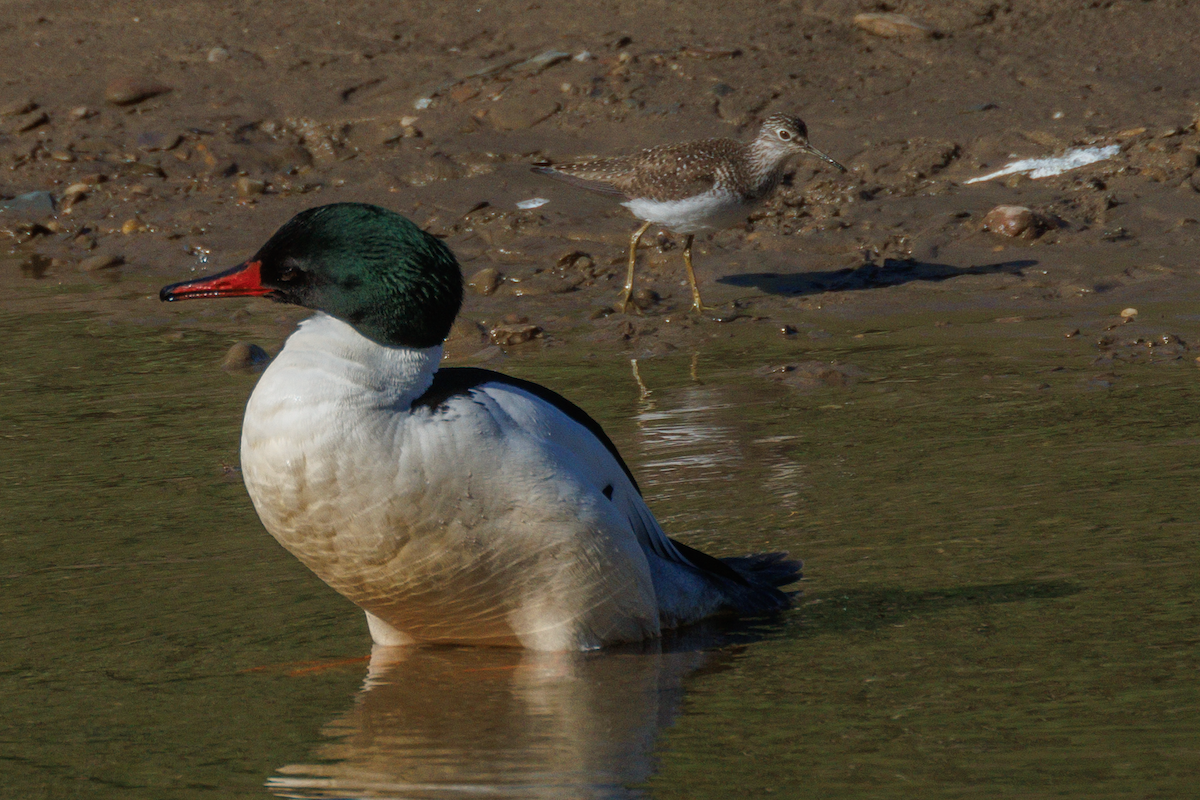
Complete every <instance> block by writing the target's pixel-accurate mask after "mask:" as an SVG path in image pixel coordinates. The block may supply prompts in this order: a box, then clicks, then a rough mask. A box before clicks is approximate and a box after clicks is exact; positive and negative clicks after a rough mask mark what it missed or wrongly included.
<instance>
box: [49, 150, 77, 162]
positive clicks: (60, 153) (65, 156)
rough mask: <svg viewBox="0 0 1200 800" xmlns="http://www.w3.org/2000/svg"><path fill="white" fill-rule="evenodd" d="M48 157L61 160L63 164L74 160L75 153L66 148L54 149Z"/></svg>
mask: <svg viewBox="0 0 1200 800" xmlns="http://www.w3.org/2000/svg"><path fill="white" fill-rule="evenodd" d="M50 157H51V158H52V159H54V160H55V161H61V162H63V163H64V164H70V163H72V162H73V161H75V154H74V153H70V152H68V151H66V150H55V151H54V152H53V153H51V154H50Z"/></svg>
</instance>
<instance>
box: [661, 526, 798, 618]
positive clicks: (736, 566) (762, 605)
mask: <svg viewBox="0 0 1200 800" xmlns="http://www.w3.org/2000/svg"><path fill="white" fill-rule="evenodd" d="M671 542H672V544H674V545H675V547H676V549H678V550H679V552H680V553H682V554H683V556H684V557H685V558H686V559H687V560H688V561H690V562H692V564H693V565H694V566H695V567H696V568H697V569H699V570H700V571H701V572H703V573H704V574H705V576H706V577H707V578H708V579H709V580H710V581H711V582H712V583H713V585H715V586H716V587H718V588H719V589H720V591H721V594H722V595H723V596H724V599H725V603H724V605H725V607H726V608H728V609H729V610H730V611H734V612H736V613H738V614H749V615H753V614H770V613H773V612H776V611H783V610H785V609H788V608H791V606H792V598H793V597H795V596H796V595H797V594H799V590H797V591H792V592H785V591H783V590H782V589H780V588H779V587H781V586H787V585H788V584H792V583H795V582H797V581H799V580H800V579H801V578H802V577H804V576H803V573H802V569H803V567H804V562H803V561H800V560H798V559H794V558H791V557H789V555H788V554H787V553H753V554H751V555H745V556H731V557H727V558H714V557H712V556H710V555H708V554H707V553H703V552H701V551H699V550H696V549H695V548H692V547H688V546H687V545H686V544H683V543H682V542H679V541H676V540H675V539H672V540H671Z"/></svg>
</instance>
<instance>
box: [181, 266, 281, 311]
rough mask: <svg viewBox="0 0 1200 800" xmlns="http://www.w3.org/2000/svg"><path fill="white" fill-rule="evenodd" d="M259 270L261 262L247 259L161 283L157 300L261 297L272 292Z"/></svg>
mask: <svg viewBox="0 0 1200 800" xmlns="http://www.w3.org/2000/svg"><path fill="white" fill-rule="evenodd" d="M261 270H262V262H261V261H247V262H245V263H244V264H238V265H237V266H236V267H234V268H233V269H229V270H226V271H224V272H220V273H217V274H216V275H209V276H207V277H204V278H197V279H196V280H192V281H181V282H180V283H172V284H171V285H170V286H164V287H163V288H162V289H161V290H160V291H159V293H158V299H159V300H162V301H163V302H167V303H169V302H171V301H173V300H191V299H193V298H197V297H261V296H262V295H265V294H270V293H271V291H273V290H272V289H270V288H268V287H266V286H263V285H262V271H261Z"/></svg>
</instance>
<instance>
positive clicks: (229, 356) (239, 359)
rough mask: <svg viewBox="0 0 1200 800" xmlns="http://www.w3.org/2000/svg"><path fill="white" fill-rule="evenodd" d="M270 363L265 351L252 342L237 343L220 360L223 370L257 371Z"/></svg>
mask: <svg viewBox="0 0 1200 800" xmlns="http://www.w3.org/2000/svg"><path fill="white" fill-rule="evenodd" d="M270 361H271V357H270V356H269V355H267V351H266V350H263V349H262V348H261V347H259V346H258V345H256V344H254V343H253V342H238V343H237V344H235V345H234V346H233V347H230V348H229V351H228V352H227V353H225V357H224V358H223V359H221V369H223V370H229V371H234V370H259V369H262V368H263V367H265V366H266V365H267V364H268V363H269V362H270Z"/></svg>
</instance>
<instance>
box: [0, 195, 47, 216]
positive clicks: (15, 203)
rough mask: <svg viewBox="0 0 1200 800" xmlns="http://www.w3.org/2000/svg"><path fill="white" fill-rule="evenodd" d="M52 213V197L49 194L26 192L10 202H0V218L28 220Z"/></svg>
mask: <svg viewBox="0 0 1200 800" xmlns="http://www.w3.org/2000/svg"><path fill="white" fill-rule="evenodd" d="M53 213H54V197H53V196H51V194H50V193H49V192H26V193H25V194H19V195H17V196H16V197H14V198H13V199H11V200H3V201H0V216H6V217H18V218H21V217H23V218H26V219H30V218H37V217H47V216H50V215H51V214H53Z"/></svg>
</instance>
